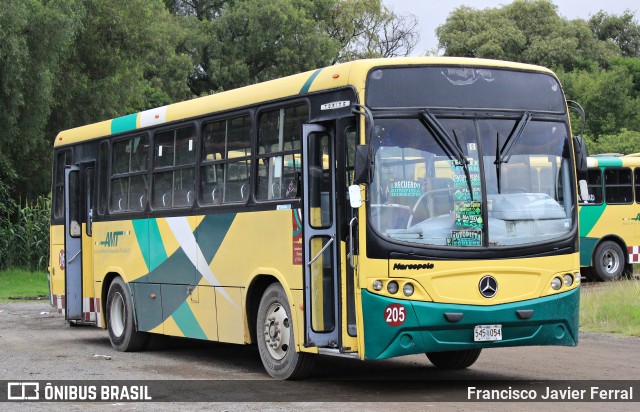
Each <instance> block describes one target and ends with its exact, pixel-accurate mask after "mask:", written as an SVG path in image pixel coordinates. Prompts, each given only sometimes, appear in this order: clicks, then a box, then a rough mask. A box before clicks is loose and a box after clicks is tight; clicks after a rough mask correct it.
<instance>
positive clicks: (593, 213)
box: [580, 203, 607, 237]
mask: <svg viewBox="0 0 640 412" xmlns="http://www.w3.org/2000/svg"><path fill="white" fill-rule="evenodd" d="M606 207H607V205H606V204H604V203H603V204H601V205H593V206H582V207H581V208H580V235H581V236H584V237H587V236H588V235H589V232H591V229H593V227H594V226H595V225H596V223H598V219H600V216H602V214H603V213H604V209H605V208H606Z"/></svg>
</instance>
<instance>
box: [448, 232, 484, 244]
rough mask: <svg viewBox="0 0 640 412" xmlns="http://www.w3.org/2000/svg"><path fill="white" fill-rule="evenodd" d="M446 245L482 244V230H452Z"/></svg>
mask: <svg viewBox="0 0 640 412" xmlns="http://www.w3.org/2000/svg"><path fill="white" fill-rule="evenodd" d="M447 246H482V230H452V231H451V237H450V238H449V237H448V238H447Z"/></svg>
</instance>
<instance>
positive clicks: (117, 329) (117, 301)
mask: <svg viewBox="0 0 640 412" xmlns="http://www.w3.org/2000/svg"><path fill="white" fill-rule="evenodd" d="M124 314H125V310H124V298H123V297H122V295H121V294H120V293H119V292H116V293H115V294H114V296H113V299H111V309H110V311H109V325H110V326H111V331H112V332H113V334H114V335H115V336H117V337H120V336H122V332H124Z"/></svg>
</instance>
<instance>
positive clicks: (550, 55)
mask: <svg viewBox="0 0 640 412" xmlns="http://www.w3.org/2000/svg"><path fill="white" fill-rule="evenodd" d="M436 33H437V35H438V39H439V46H440V47H441V48H444V49H445V55H447V56H467V57H484V58H492V59H503V60H511V61H519V62H523V63H533V64H540V65H543V66H547V67H553V68H562V69H564V70H567V71H571V70H574V69H588V68H591V67H592V66H593V65H594V64H597V65H605V64H606V62H607V61H608V59H610V58H612V57H614V56H615V55H616V54H619V50H618V48H617V47H616V46H615V45H614V44H612V43H611V42H609V41H606V40H599V39H598V38H596V37H595V36H594V35H593V33H592V31H591V29H590V27H589V25H588V24H587V23H586V22H585V21H583V20H573V21H568V20H566V19H564V18H562V17H560V16H559V15H558V11H557V7H556V6H555V5H554V4H553V3H552V2H551V1H549V0H515V1H514V2H513V3H511V4H508V5H506V6H504V7H502V8H490V9H485V10H475V9H472V8H470V7H466V6H463V7H459V8H457V9H456V10H454V11H453V12H452V13H451V14H450V15H449V17H448V18H447V20H446V22H445V23H444V24H443V25H441V26H439V27H438V28H437V29H436Z"/></svg>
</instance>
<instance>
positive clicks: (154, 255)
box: [145, 219, 167, 272]
mask: <svg viewBox="0 0 640 412" xmlns="http://www.w3.org/2000/svg"><path fill="white" fill-rule="evenodd" d="M145 260H146V261H147V267H148V268H149V272H151V271H153V270H154V269H155V268H157V267H158V266H160V265H161V264H162V263H164V261H165V260H167V251H166V250H165V248H164V243H163V242H162V235H160V229H159V228H158V221H157V220H156V219H149V256H148V260H147V258H146V257H145Z"/></svg>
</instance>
